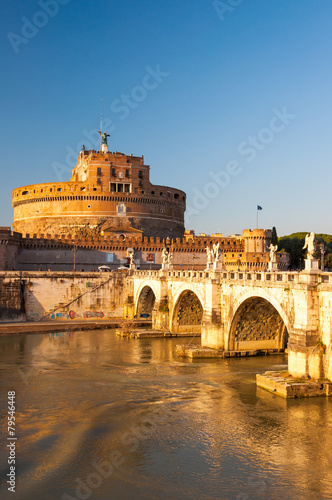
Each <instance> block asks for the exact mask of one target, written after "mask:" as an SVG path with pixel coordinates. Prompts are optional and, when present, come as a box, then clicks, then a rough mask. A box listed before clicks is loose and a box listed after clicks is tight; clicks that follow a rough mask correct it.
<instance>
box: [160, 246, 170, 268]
mask: <svg viewBox="0 0 332 500" xmlns="http://www.w3.org/2000/svg"><path fill="white" fill-rule="evenodd" d="M168 256H169V253H168V250H167V248H166V247H165V248H163V251H162V252H161V258H162V261H163V264H167V263H168Z"/></svg>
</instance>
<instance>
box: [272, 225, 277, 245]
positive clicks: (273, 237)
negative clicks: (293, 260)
mask: <svg viewBox="0 0 332 500" xmlns="http://www.w3.org/2000/svg"><path fill="white" fill-rule="evenodd" d="M271 245H278V235H277V230H276V228H275V226H273V228H272V237H271Z"/></svg>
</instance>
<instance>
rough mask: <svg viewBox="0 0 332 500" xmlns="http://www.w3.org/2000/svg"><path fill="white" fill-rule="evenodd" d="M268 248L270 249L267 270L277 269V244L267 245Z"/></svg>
mask: <svg viewBox="0 0 332 500" xmlns="http://www.w3.org/2000/svg"><path fill="white" fill-rule="evenodd" d="M267 249H268V250H270V256H269V266H268V269H269V271H278V263H277V256H276V253H277V250H278V245H273V244H272V243H271V245H270V246H269V247H267Z"/></svg>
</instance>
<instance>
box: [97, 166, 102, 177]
mask: <svg viewBox="0 0 332 500" xmlns="http://www.w3.org/2000/svg"><path fill="white" fill-rule="evenodd" d="M97 175H101V167H98V168H97Z"/></svg>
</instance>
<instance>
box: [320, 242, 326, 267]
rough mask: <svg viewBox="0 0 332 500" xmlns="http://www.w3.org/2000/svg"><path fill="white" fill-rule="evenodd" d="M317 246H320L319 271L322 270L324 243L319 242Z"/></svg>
mask: <svg viewBox="0 0 332 500" xmlns="http://www.w3.org/2000/svg"><path fill="white" fill-rule="evenodd" d="M319 248H320V268H321V271H324V265H325V263H324V253H325V246H324V243H321V244H320V245H319Z"/></svg>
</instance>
